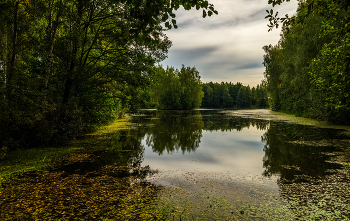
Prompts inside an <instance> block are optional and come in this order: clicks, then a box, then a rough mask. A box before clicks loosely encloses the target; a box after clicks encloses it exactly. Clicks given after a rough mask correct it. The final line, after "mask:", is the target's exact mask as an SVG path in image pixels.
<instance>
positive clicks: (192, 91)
mask: <svg viewBox="0 0 350 221" xmlns="http://www.w3.org/2000/svg"><path fill="white" fill-rule="evenodd" d="M152 81H153V82H152V84H151V89H150V91H151V92H150V93H151V97H152V98H153V99H154V101H155V102H156V106H157V107H158V108H159V109H163V110H164V109H165V110H189V109H194V108H198V107H200V105H201V103H202V98H203V91H202V82H201V80H200V76H199V72H198V71H197V69H196V68H195V67H193V68H191V67H185V66H182V68H181V69H180V70H178V69H174V68H173V67H167V69H164V68H163V67H162V66H158V67H156V68H155V75H154V77H153V78H152Z"/></svg>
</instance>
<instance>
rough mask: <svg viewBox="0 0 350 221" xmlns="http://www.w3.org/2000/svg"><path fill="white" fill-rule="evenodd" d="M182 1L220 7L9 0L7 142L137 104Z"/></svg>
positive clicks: (2, 82) (2, 11) (48, 138)
mask: <svg viewBox="0 0 350 221" xmlns="http://www.w3.org/2000/svg"><path fill="white" fill-rule="evenodd" d="M180 6H183V7H184V8H185V9H186V10H189V9H191V8H193V7H196V9H197V10H198V9H200V8H202V9H203V17H205V16H206V15H208V16H210V15H212V14H213V13H215V14H217V11H215V10H214V8H213V5H211V4H209V3H208V1H205V0H179V1H169V0H160V1H159V0H157V1H145V0H94V1H89V0H68V1H67V0H45V1H44V0H30V1H28V0H27V1H19V0H16V1H14V0H3V1H1V3H0V19H1V23H0V99H1V102H0V110H1V111H0V113H1V115H0V149H1V148H8V149H15V148H19V147H31V146H36V145H46V144H49V143H54V142H57V141H61V140H64V139H62V138H69V137H74V136H77V135H79V134H82V133H85V132H87V131H91V130H93V129H95V128H96V127H98V126H99V125H101V124H105V123H106V122H108V121H111V120H113V119H115V118H117V117H118V116H120V115H123V113H124V112H125V111H127V110H129V109H137V108H138V107H139V106H140V103H142V102H143V95H144V94H147V93H146V92H147V91H146V89H147V85H148V84H149V75H150V74H152V70H153V67H154V64H155V63H157V62H159V61H161V60H163V59H164V58H166V54H167V50H168V48H169V47H170V45H171V42H170V40H168V38H167V37H166V35H165V34H164V33H163V31H164V26H165V27H167V28H171V27H175V28H177V26H176V20H175V19H174V18H175V14H174V11H175V10H177V9H178V8H179V7H180ZM163 23H164V25H163Z"/></svg>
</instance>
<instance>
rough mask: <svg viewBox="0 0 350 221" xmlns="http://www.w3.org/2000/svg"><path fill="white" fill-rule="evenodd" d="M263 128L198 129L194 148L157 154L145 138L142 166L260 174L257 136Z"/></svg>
mask: <svg viewBox="0 0 350 221" xmlns="http://www.w3.org/2000/svg"><path fill="white" fill-rule="evenodd" d="M264 132H265V131H262V130H258V129H257V128H256V127H252V126H250V127H249V128H244V129H243V130H241V131H239V132H238V131H236V130H232V131H220V130H219V131H212V132H210V131H205V130H203V131H202V138H201V142H200V144H199V147H198V149H196V151H195V152H190V153H189V152H185V153H184V154H182V152H181V150H180V151H178V152H172V153H167V152H164V153H163V155H158V154H157V153H154V152H153V151H152V147H148V146H147V144H146V142H145V138H144V139H143V140H142V144H143V146H144V147H145V158H144V161H143V163H142V166H146V165H149V166H150V167H151V168H152V169H158V170H160V171H168V170H186V171H191V170H195V171H198V172H229V173H232V174H247V173H250V174H252V175H261V174H262V172H263V170H264V169H263V166H262V159H263V156H264V151H263V148H264V143H262V142H261V136H262V135H263V133H264Z"/></svg>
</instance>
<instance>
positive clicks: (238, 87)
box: [201, 82, 268, 108]
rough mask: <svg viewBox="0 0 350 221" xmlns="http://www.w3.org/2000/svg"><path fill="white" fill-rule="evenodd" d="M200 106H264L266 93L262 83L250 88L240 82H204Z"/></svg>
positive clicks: (265, 105)
mask: <svg viewBox="0 0 350 221" xmlns="http://www.w3.org/2000/svg"><path fill="white" fill-rule="evenodd" d="M203 92H204V97H203V101H202V104H201V107H206V108H251V107H254V108H266V107H268V103H267V94H266V92H265V89H264V86H263V84H259V85H257V86H256V88H255V87H253V88H252V89H251V88H250V87H249V86H243V85H242V84H241V83H239V82H238V83H237V84H232V83H231V82H230V83H224V82H221V83H220V84H219V83H213V82H209V83H205V84H203Z"/></svg>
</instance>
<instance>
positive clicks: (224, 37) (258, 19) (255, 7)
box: [162, 0, 297, 86]
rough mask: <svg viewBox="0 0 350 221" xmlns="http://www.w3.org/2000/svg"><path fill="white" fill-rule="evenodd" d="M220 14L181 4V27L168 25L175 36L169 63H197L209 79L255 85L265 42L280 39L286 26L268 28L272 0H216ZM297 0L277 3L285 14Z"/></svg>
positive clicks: (292, 10)
mask: <svg viewBox="0 0 350 221" xmlns="http://www.w3.org/2000/svg"><path fill="white" fill-rule="evenodd" d="M209 2H211V3H213V4H214V6H215V8H216V10H218V12H219V15H213V16H211V17H207V18H204V19H203V18H202V11H201V10H199V11H197V10H195V9H192V10H190V11H185V10H178V12H177V13H176V15H177V17H176V19H177V24H178V26H179V28H178V29H172V30H170V31H167V32H166V34H167V35H168V37H169V38H170V40H171V41H172V42H173V47H172V48H170V50H169V55H168V59H166V60H164V61H163V62H162V64H163V65H169V66H173V67H175V68H180V67H181V65H182V64H184V65H185V66H196V68H197V70H198V71H199V72H200V75H201V76H202V81H203V82H208V81H215V82H221V81H232V82H237V81H239V82H242V83H243V84H245V85H247V84H249V85H251V86H252V85H253V86H255V85H256V84H258V83H260V81H261V80H262V79H263V72H264V68H263V65H262V62H263V55H264V51H263V50H262V47H263V46H264V45H269V44H272V45H275V44H276V43H277V42H278V40H279V38H280V30H273V31H272V32H268V27H267V23H268V20H267V19H264V17H265V16H266V11H265V10H269V9H270V8H272V7H271V5H268V4H267V0H213V1H209ZM296 8H297V1H296V0H294V1H292V2H288V3H283V4H282V5H281V6H278V7H277V8H276V7H275V8H274V11H279V12H280V13H279V14H280V15H284V14H286V13H288V14H290V15H291V14H294V13H295V12H296Z"/></svg>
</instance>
